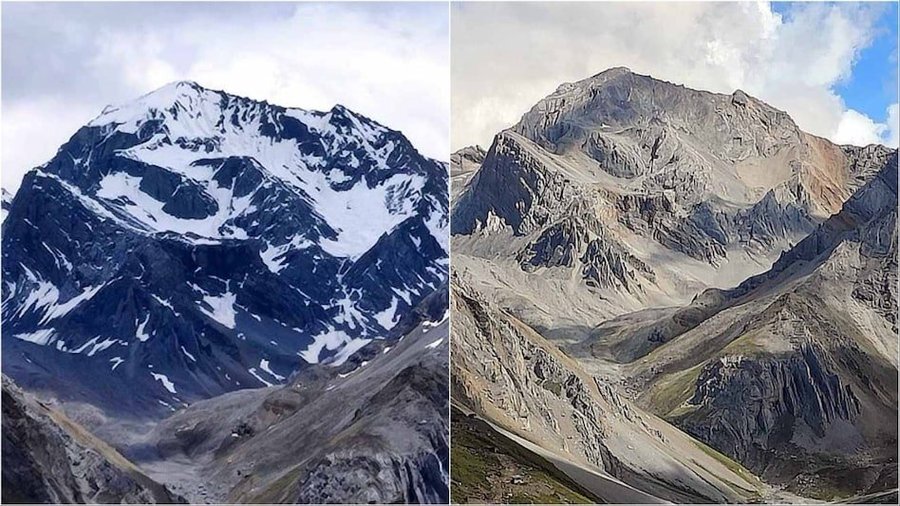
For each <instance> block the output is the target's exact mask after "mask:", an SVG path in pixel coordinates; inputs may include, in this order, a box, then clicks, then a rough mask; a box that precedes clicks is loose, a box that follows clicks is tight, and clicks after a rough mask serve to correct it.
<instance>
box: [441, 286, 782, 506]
mask: <svg viewBox="0 0 900 506" xmlns="http://www.w3.org/2000/svg"><path fill="white" fill-rule="evenodd" d="M452 282H453V285H452V286H453V290H452V293H451V301H452V302H451V308H452V311H453V340H452V344H451V356H452V365H451V376H452V378H453V388H452V392H453V397H454V399H455V400H456V401H457V402H459V403H460V404H462V405H464V406H466V407H468V408H469V409H471V410H472V411H473V412H475V413H478V414H480V415H482V416H484V417H485V418H487V419H488V420H491V421H493V422H494V423H496V424H498V425H499V426H500V427H502V428H505V429H506V430H508V431H510V432H512V433H514V434H516V435H518V436H520V437H522V438H524V439H525V440H527V441H530V442H532V443H534V444H535V445H537V446H539V447H541V448H543V449H545V450H547V451H548V452H549V453H550V454H552V456H553V457H555V458H556V459H559V460H563V461H566V462H567V463H569V464H570V465H574V466H579V467H581V468H583V469H589V470H593V472H594V473H596V476H591V477H590V478H589V479H585V478H583V477H578V476H577V475H573V476H572V477H573V478H575V479H576V481H578V482H579V483H580V484H581V485H582V486H584V487H586V488H589V489H590V488H592V487H596V488H598V489H599V490H598V495H599V497H600V498H601V499H603V500H605V501H609V502H627V503H648V502H658V501H659V500H664V501H673V502H687V503H701V502H752V501H753V500H756V499H759V498H761V497H762V496H763V495H764V494H766V493H767V490H766V489H765V487H764V486H763V484H762V482H760V481H759V480H758V479H757V478H756V477H754V476H753V475H752V474H751V473H749V472H748V471H746V470H744V469H743V468H741V466H740V465H738V464H736V463H734V462H732V461H730V460H729V459H727V458H726V457H724V456H722V455H719V454H718V453H717V452H715V451H714V450H712V449H709V448H706V447H704V446H703V445H702V444H701V443H699V442H698V441H696V440H694V439H692V438H691V437H690V436H688V435H686V434H684V433H683V432H681V431H679V430H677V429H675V428H674V427H673V426H671V425H670V424H668V423H666V422H664V421H663V420H660V419H659V418H657V417H656V416H654V415H652V414H650V413H647V412H645V411H643V410H641V409H640V408H637V407H636V406H635V405H634V404H633V403H632V402H631V401H629V400H627V399H625V398H624V397H622V396H620V395H619V394H618V393H617V392H616V391H615V389H614V388H612V386H611V385H609V384H605V383H603V382H598V381H597V380H596V379H595V378H593V377H591V376H590V375H589V374H587V373H586V372H585V371H584V370H583V369H582V368H581V366H579V365H578V363H577V362H575V361H574V360H572V359H571V358H569V357H567V356H566V355H565V354H564V353H563V352H562V351H561V350H559V349H558V348H557V347H556V346H554V345H553V344H552V343H550V342H549V341H547V340H546V339H544V338H543V337H541V336H540V335H539V334H538V333H537V332H535V331H534V330H532V329H531V328H529V327H528V326H527V325H524V324H523V323H522V322H520V321H518V320H517V319H516V318H515V317H513V316H512V315H510V314H508V313H506V312H505V311H503V310H501V309H499V308H497V307H496V306H495V305H493V304H491V303H490V302H488V301H486V300H485V299H484V298H483V297H481V296H480V295H479V294H478V293H477V292H475V291H474V290H472V289H471V288H470V287H469V286H468V285H467V283H466V282H465V281H464V280H460V279H453V281H452ZM597 483H600V484H602V486H597ZM603 490H605V492H603Z"/></svg>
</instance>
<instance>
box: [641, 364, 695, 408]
mask: <svg viewBox="0 0 900 506" xmlns="http://www.w3.org/2000/svg"><path fill="white" fill-rule="evenodd" d="M702 365H703V364H698V365H696V366H694V367H692V368H690V369H686V370H684V371H680V372H678V373H675V374H671V375H668V376H666V377H664V378H661V379H660V380H659V381H658V382H657V383H656V384H655V385H653V387H652V388H651V389H650V391H649V392H648V393H647V402H645V403H644V404H645V405H647V406H651V407H652V409H653V412H654V413H655V414H657V415H659V416H662V417H672V416H677V415H680V414H684V412H686V410H687V408H685V407H683V406H682V404H683V403H684V402H685V401H686V400H688V399H690V398H691V395H693V393H694V385H696V383H697V377H698V376H700V369H701V368H702Z"/></svg>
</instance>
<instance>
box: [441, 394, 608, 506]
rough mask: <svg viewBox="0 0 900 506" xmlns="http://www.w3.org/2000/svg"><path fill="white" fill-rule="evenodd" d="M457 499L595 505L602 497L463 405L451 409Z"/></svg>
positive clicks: (452, 494)
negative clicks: (466, 411) (464, 410)
mask: <svg viewBox="0 0 900 506" xmlns="http://www.w3.org/2000/svg"><path fill="white" fill-rule="evenodd" d="M451 430H452V431H453V438H452V440H451V447H450V455H451V465H452V469H451V473H450V476H451V482H450V498H451V499H450V500H451V502H452V503H455V504H460V503H482V504H483V503H487V504H491V503H493V504H498V503H507V504H590V503H598V502H600V501H598V499H597V498H595V497H593V496H592V495H591V494H590V493H589V492H587V491H585V490H584V489H582V488H581V487H580V486H579V485H578V484H577V483H575V482H574V481H572V480H571V479H570V478H569V477H568V476H567V475H566V474H565V473H563V472H562V471H560V470H559V469H557V468H556V466H554V465H553V464H551V463H550V462H548V461H547V460H546V459H544V458H543V457H541V456H539V455H537V454H535V453H533V452H531V451H529V450H527V449H525V448H523V447H521V446H520V445H518V444H516V443H515V442H514V441H512V440H510V439H509V438H507V437H506V436H504V435H502V434H500V433H498V432H497V431H495V430H493V428H491V427H490V426H489V425H488V424H486V423H485V422H483V421H482V420H479V419H477V418H474V417H469V416H466V415H465V414H463V413H462V412H461V411H458V410H457V409H455V408H454V409H453V411H452V413H451Z"/></svg>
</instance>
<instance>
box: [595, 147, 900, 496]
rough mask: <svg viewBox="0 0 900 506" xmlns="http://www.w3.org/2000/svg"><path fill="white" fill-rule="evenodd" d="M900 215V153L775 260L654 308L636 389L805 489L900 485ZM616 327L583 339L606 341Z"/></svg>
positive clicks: (704, 434) (636, 366)
mask: <svg viewBox="0 0 900 506" xmlns="http://www.w3.org/2000/svg"><path fill="white" fill-rule="evenodd" d="M896 220H897V157H896V153H895V154H894V157H893V158H892V160H891V162H890V163H889V164H888V165H887V166H886V167H885V168H884V169H883V170H882V171H881V172H879V174H878V175H877V176H876V177H875V178H874V179H872V180H871V181H870V182H869V183H867V184H866V185H865V186H864V187H863V188H861V189H860V190H858V191H857V192H856V194H854V196H853V197H852V198H850V199H849V200H848V201H847V203H846V204H845V205H844V207H843V209H842V210H841V211H840V212H839V213H837V214H835V215H834V216H832V217H831V218H830V219H829V220H827V221H826V222H825V223H823V224H822V225H821V226H819V227H818V228H817V229H816V230H815V231H814V232H813V233H812V234H810V235H809V236H808V237H807V238H805V239H804V240H803V241H801V242H800V243H798V244H797V245H796V246H795V247H794V248H792V249H791V250H789V251H788V252H786V253H784V254H783V255H782V256H781V258H780V259H779V260H778V261H777V262H776V263H775V265H774V266H773V267H772V269H770V270H769V271H767V272H766V273H763V274H760V275H758V276H755V277H752V278H750V279H748V280H747V281H745V282H744V283H742V284H741V285H739V286H737V287H736V288H733V289H730V290H725V291H720V290H710V291H708V292H705V293H704V294H702V295H701V296H699V297H698V298H697V299H696V300H695V301H694V302H693V303H692V304H691V305H690V306H687V307H685V308H679V309H677V310H675V311H674V312H673V313H672V314H669V315H666V316H664V317H662V318H659V319H657V320H655V321H654V320H650V321H652V323H651V324H650V325H649V327H650V329H652V332H651V333H653V334H654V335H656V336H657V337H658V338H659V339H658V343H659V344H658V346H659V347H658V348H652V347H646V346H641V348H643V349H652V352H649V353H647V354H645V355H642V356H641V357H640V358H638V359H636V360H634V361H633V362H631V363H629V364H628V366H627V368H626V369H627V370H628V373H627V374H626V376H627V377H628V378H629V379H628V381H629V383H630V387H631V388H633V389H634V390H635V391H637V390H642V391H643V392H645V393H644V394H642V395H641V397H640V399H641V401H642V404H644V405H645V406H646V407H648V408H649V409H652V410H654V411H656V412H658V413H659V414H661V415H663V416H666V417H667V418H670V419H671V420H673V421H674V422H675V423H676V424H678V425H679V426H681V427H683V428H684V429H685V430H687V431H688V432H690V433H692V434H694V435H696V436H697V437H698V438H700V439H702V440H704V441H707V442H708V443H709V444H710V445H712V446H714V447H715V448H718V449H720V450H721V451H723V452H724V453H726V454H727V455H729V456H731V457H733V458H735V459H737V460H739V461H740V462H742V463H744V464H745V465H747V466H748V467H750V468H751V469H754V470H756V471H757V472H759V473H760V474H761V475H762V476H763V477H764V478H767V479H770V480H772V481H778V482H786V483H788V484H789V485H790V486H791V487H792V488H793V489H795V490H797V491H798V492H800V493H803V494H805V495H808V496H812V497H817V498H826V499H830V498H832V496H831V495H829V494H835V495H839V496H847V495H851V494H855V493H872V492H882V491H884V490H890V489H893V488H896V484H897V474H896V449H897V428H896V427H897V422H896V420H897V352H898V342H897V323H896V308H897V221H896ZM646 335H647V332H646V330H645V331H642V332H640V333H635V334H633V335H630V336H628V335H627V334H624V333H623V334H621V335H620V336H618V337H616V338H615V339H617V340H618V339H621V338H622V337H624V338H625V339H630V340H632V342H636V341H642V340H643V339H645V337H644V336H646ZM608 339H609V337H607V336H604V337H600V336H599V335H598V337H597V338H596V339H593V340H590V341H588V342H587V343H583V344H582V345H579V347H580V348H581V351H582V352H583V351H585V349H586V347H589V348H590V349H591V350H602V349H603V348H605V347H606V344H607V343H608V342H609V340H608ZM620 342H621V341H620ZM585 345H587V346H585ZM628 347H629V348H631V349H637V348H638V347H636V346H634V345H633V344H630V345H629V346H628Z"/></svg>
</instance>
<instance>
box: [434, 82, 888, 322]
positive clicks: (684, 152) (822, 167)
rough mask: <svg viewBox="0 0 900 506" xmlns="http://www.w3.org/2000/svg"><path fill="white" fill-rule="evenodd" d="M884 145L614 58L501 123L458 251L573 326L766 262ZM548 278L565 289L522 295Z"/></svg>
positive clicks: (826, 212)
mask: <svg viewBox="0 0 900 506" xmlns="http://www.w3.org/2000/svg"><path fill="white" fill-rule="evenodd" d="M889 155H890V150H888V149H886V148H883V147H879V146H870V147H867V148H856V147H849V146H843V147H842V146H836V145H834V144H832V143H830V142H828V141H826V140H824V139H821V138H818V137H814V136H811V135H808V134H805V133H803V132H802V131H800V129H799V128H798V127H797V126H796V124H794V122H793V121H792V120H791V119H790V117H789V116H788V115H787V114H785V113H784V112H782V111H778V110H776V109H774V108H772V107H770V106H768V105H766V104H765V103H763V102H761V101H759V100H757V99H755V98H752V97H749V96H747V95H746V94H744V93H742V92H735V93H734V94H732V95H721V94H713V93H707V92H702V91H695V90H690V89H687V88H684V87H683V86H677V85H674V84H671V83H667V82H664V81H659V80H656V79H653V78H651V77H647V76H641V75H638V74H634V73H632V72H630V71H628V70H627V69H621V68H617V69H611V70H609V71H606V72H603V73H601V74H598V75H597V76H594V77H592V78H589V79H586V80H584V81H581V82H578V83H573V84H565V85H563V86H560V88H559V89H558V90H557V91H556V92H554V93H553V94H551V95H550V96H548V97H547V98H545V99H543V100H542V101H540V102H539V103H538V104H537V105H535V106H534V107H533V108H532V109H531V110H530V111H529V112H528V113H526V114H525V115H524V116H523V117H522V119H521V121H520V122H519V123H517V124H516V125H514V126H513V127H511V128H510V129H508V130H505V131H503V132H501V133H500V134H498V135H497V136H496V138H495V139H494V143H493V144H492V146H491V148H490V149H489V150H488V152H487V154H486V155H485V158H484V161H483V163H482V165H481V168H480V169H479V170H478V172H477V174H476V175H475V176H473V177H472V180H471V182H470V183H469V184H468V186H467V187H466V188H465V190H464V191H463V193H462V194H461V195H459V196H458V197H457V204H456V205H455V206H454V209H453V211H452V213H453V214H452V217H453V219H452V222H453V223H452V233H453V234H454V236H455V238H454V253H455V254H456V255H457V259H458V260H459V263H458V265H459V266H460V268H462V269H469V270H471V271H473V272H474V273H477V274H476V276H475V277H476V278H477V279H479V280H481V279H484V280H487V279H489V278H493V279H496V281H491V282H487V281H485V283H486V284H487V285H489V286H488V287H486V288H488V289H489V290H491V291H496V292H497V295H498V296H499V297H501V298H502V299H504V300H505V302H504V304H505V305H506V306H508V307H517V308H518V310H517V314H518V315H519V316H521V317H522V318H523V319H524V320H525V321H526V322H528V323H529V324H531V325H534V326H536V327H537V328H539V329H542V330H545V331H550V330H551V328H552V329H554V330H556V329H559V328H560V327H561V323H564V325H562V326H563V327H565V328H567V329H569V330H570V331H574V332H576V333H577V332H578V331H581V332H583V331H585V330H587V329H589V328H590V327H593V326H594V325H596V324H597V323H598V321H600V320H602V319H605V318H608V317H611V316H616V315H619V314H623V313H627V312H631V311H634V310H637V309H644V308H647V307H657V306H670V305H677V304H684V303H687V302H689V301H690V300H691V298H693V297H694V295H696V294H697V293H699V292H700V291H702V290H704V289H706V288H709V287H710V286H714V287H719V288H727V287H729V286H735V285H737V284H738V283H740V282H741V281H743V280H744V279H746V278H747V277H749V276H751V275H754V274H758V273H760V272H762V271H764V270H766V269H767V268H768V267H769V266H771V264H772V263H773V262H774V261H775V260H776V259H777V258H778V255H779V254H780V253H781V252H782V251H784V250H786V249H788V248H789V247H790V246H791V245H793V244H795V243H797V242H798V241H800V240H801V239H802V238H803V237H805V236H806V235H807V234H809V233H810V232H812V230H813V229H814V228H815V227H816V225H817V224H819V223H821V222H822V221H824V220H825V219H827V218H828V217H829V216H830V215H831V214H834V213H835V212H837V211H838V210H840V206H841V204H842V203H843V202H844V200H846V199H847V198H848V197H849V196H850V195H851V194H852V193H853V191H854V190H856V189H857V188H859V187H860V186H862V185H863V184H865V182H866V181H867V180H869V179H870V178H871V177H872V176H873V175H874V173H875V172H877V170H878V169H879V168H880V167H881V166H883V165H884V164H885V163H886V160H887V157H888V156H889ZM457 170H460V169H457ZM536 279H539V280H540V281H539V282H537V281H535V280H536ZM546 285H550V286H553V287H554V288H553V290H555V291H557V292H563V293H565V294H566V299H565V302H564V303H557V300H555V299H554V298H549V299H550V300H541V301H540V302H535V301H534V300H532V298H530V297H529V295H528V294H531V293H535V292H537V291H539V290H541V289H542V287H543V286H546ZM568 334H571V332H569V333H568ZM568 334H567V335H568ZM554 337H556V336H555V335H554ZM570 337H571V336H570Z"/></svg>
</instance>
